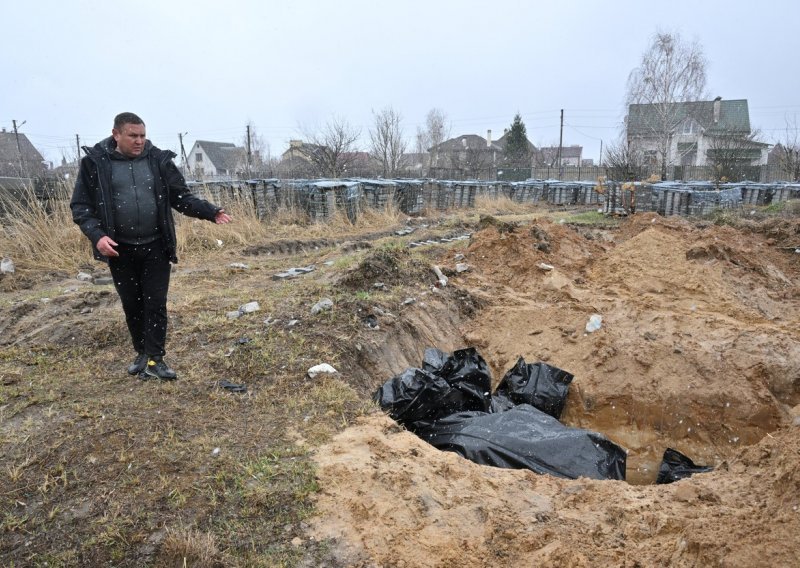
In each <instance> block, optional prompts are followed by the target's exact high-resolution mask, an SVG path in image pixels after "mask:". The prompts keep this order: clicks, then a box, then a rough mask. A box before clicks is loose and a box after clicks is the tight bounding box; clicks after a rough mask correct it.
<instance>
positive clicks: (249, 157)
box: [247, 124, 252, 179]
mask: <svg viewBox="0 0 800 568" xmlns="http://www.w3.org/2000/svg"><path fill="white" fill-rule="evenodd" d="M251 161H252V154H251V152H250V125H249V124H248V125H247V179H250V164H251Z"/></svg>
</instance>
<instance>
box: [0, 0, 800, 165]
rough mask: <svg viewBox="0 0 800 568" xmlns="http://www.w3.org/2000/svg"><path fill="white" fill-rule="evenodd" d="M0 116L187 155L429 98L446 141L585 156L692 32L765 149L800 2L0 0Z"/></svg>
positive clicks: (55, 137) (282, 142) (413, 113)
mask: <svg viewBox="0 0 800 568" xmlns="http://www.w3.org/2000/svg"><path fill="white" fill-rule="evenodd" d="M0 13H2V16H3V18H2V19H3V22H4V25H3V32H2V34H0V71H1V72H2V74H1V75H0V76H2V87H1V88H0V126H1V127H4V128H6V129H9V130H10V129H11V127H12V122H11V121H12V120H13V119H16V120H17V122H18V123H20V122H22V121H23V120H24V121H26V123H25V124H24V125H23V126H22V128H21V131H22V132H24V133H25V134H26V135H28V137H29V138H30V139H31V141H32V142H33V143H34V144H35V145H36V146H37V147H38V148H39V149H40V151H41V152H42V153H43V154H44V155H45V158H47V159H49V160H52V161H55V162H60V159H61V155H62V153H66V155H67V157H68V158H74V155H75V134H80V137H81V143H82V144H94V143H95V142H97V141H98V140H100V139H102V138H104V137H106V136H108V135H109V134H110V131H111V123H112V120H113V117H114V115H116V114H117V113H118V112H122V111H132V112H135V113H137V114H139V115H140V116H141V117H142V118H143V119H144V121H145V122H146V123H147V133H148V137H149V138H150V139H151V140H153V142H154V143H155V144H156V145H157V146H160V147H162V148H171V149H173V150H176V151H177V150H178V133H179V132H185V133H188V134H187V135H186V137H185V146H186V151H187V152H188V151H189V149H190V147H191V144H192V143H193V142H194V140H196V139H203V140H216V141H221V142H234V143H237V144H241V143H242V139H243V137H244V133H245V125H246V123H247V122H248V121H252V122H253V123H254V124H255V127H256V130H257V132H258V133H259V134H260V135H261V136H262V137H263V138H264V140H265V142H267V143H268V144H269V147H270V151H271V154H272V155H279V154H280V153H282V152H283V151H284V150H285V149H286V148H287V146H288V140H289V139H291V138H300V137H302V136H301V134H300V130H301V127H303V126H304V127H306V128H310V129H314V128H315V126H320V125H322V124H324V123H325V122H327V121H328V120H330V119H331V117H332V116H333V115H337V116H340V117H342V118H344V119H346V120H347V121H349V122H350V123H351V124H352V125H355V126H357V127H360V128H361V130H362V146H363V147H364V148H366V144H367V140H368V136H367V131H368V128H369V127H370V124H371V121H372V111H373V110H376V111H377V110H380V109H382V108H384V107H386V106H390V105H391V106H392V107H394V108H395V109H396V110H398V111H399V112H400V113H401V114H402V116H403V126H404V130H405V133H406V136H407V138H408V139H409V141H411V140H412V139H413V136H414V133H415V131H416V128H417V126H419V125H421V124H423V123H424V120H425V115H426V114H427V112H428V111H429V110H430V109H431V108H433V107H438V108H440V109H442V110H443V111H444V112H445V113H446V114H447V116H448V118H449V119H450V121H451V123H452V129H451V136H456V135H460V134H479V135H481V136H486V131H487V129H491V130H492V136H493V138H497V137H499V136H500V135H502V132H503V128H507V127H509V126H510V124H511V121H512V119H513V117H514V114H515V113H516V112H520V113H521V115H522V118H523V121H524V122H525V125H526V127H527V131H528V137H529V138H530V140H531V141H532V142H533V143H534V144H536V145H537V146H538V145H551V144H555V145H557V144H558V138H559V110H560V109H564V123H565V126H564V144H581V145H582V146H583V147H584V158H594V159H595V161H597V159H598V157H599V153H600V141H601V140H603V143H604V144H605V145H607V144H608V143H610V142H612V141H614V140H615V139H616V138H617V137H618V135H619V130H620V124H621V122H622V119H623V117H624V98H625V87H626V81H627V77H628V74H629V73H630V71H631V69H633V68H634V67H636V66H637V65H638V62H639V60H640V58H641V55H642V53H643V52H644V51H645V49H646V48H647V47H648V45H649V42H650V39H651V38H652V36H653V34H654V33H655V32H656V31H658V30H662V31H668V32H678V33H680V34H681V36H682V37H683V39H684V40H687V41H692V40H697V41H698V42H699V43H700V44H701V46H702V47H703V51H704V53H705V55H706V57H707V59H708V63H709V65H708V87H707V89H708V93H709V96H710V98H713V97H715V96H717V95H719V96H722V97H723V98H725V99H740V98H745V99H748V101H749V105H750V118H751V124H752V126H753V127H754V128H760V129H761V130H762V132H763V138H764V140H765V141H767V142H775V141H777V140H779V139H780V138H781V137H782V135H783V134H784V133H785V125H786V117H787V116H788V117H790V118H791V117H794V116H795V115H796V114H800V68H799V67H800V66H798V59H797V58H798V54H800V33H798V32H797V25H798V21H800V18H798V16H800V2H798V1H797V0H775V1H769V0H767V1H762V2H745V1H743V0H727V1H717V0H713V1H709V0H693V1H684V0H670V1H668V2H667V1H663V2H647V1H642V0H639V1H628V0H625V1H610V2H594V1H589V0H583V1H579V0H573V1H566V2H533V1H531V2H523V1H514V0H492V1H487V0H479V1H476V0H424V1H421V0H403V1H396V2H391V3H389V2H380V1H379V0H331V1H325V2H323V1H304V0H289V1H284V2H273V1H270V0H227V1H222V2H220V1H216V2H210V1H205V0H193V1H191V2H190V1H183V0H181V1H177V0H175V1H153V0H140V1H138V2H101V1H94V2H90V1H85V0H83V1H76V0H52V1H45V0H2V8H0Z"/></svg>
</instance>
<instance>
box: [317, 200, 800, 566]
mask: <svg viewBox="0 0 800 568" xmlns="http://www.w3.org/2000/svg"><path fill="white" fill-rule="evenodd" d="M799 229H800V224H798V223H797V222H796V221H795V222H793V223H784V224H783V225H782V226H775V225H772V226H770V227H763V226H762V227H758V226H755V225H754V227H753V228H752V230H750V231H742V230H737V229H733V228H730V227H724V226H723V227H720V226H715V225H705V226H702V225H701V226H698V225H690V224H689V223H688V222H686V221H684V220H681V219H676V218H668V219H664V218H660V217H658V216H655V215H649V214H645V215H637V216H634V217H633V218H632V219H630V220H628V221H627V222H626V223H625V224H624V226H623V227H622V229H620V230H618V231H613V232H606V231H599V230H586V229H583V230H576V229H573V228H571V227H567V226H564V225H560V224H558V223H551V222H546V221H542V222H537V223H536V224H534V225H531V226H520V227H516V228H514V227H508V226H499V225H491V224H490V225H489V226H487V228H485V229H483V230H481V231H479V232H477V233H475V234H474V235H473V238H472V242H471V244H470V246H469V249H468V251H467V254H466V262H468V263H469V264H470V265H471V266H472V269H471V270H470V271H468V272H464V273H462V274H459V275H455V276H454V277H453V278H451V283H450V286H453V287H455V288H458V289H461V290H466V291H468V292H469V294H470V295H471V296H472V297H473V298H475V300H476V302H477V303H478V304H480V305H482V306H483V308H482V309H481V310H479V311H478V312H477V314H475V316H474V317H472V318H469V319H467V318H464V319H463V320H461V321H460V323H455V322H453V321H452V320H453V318H452V316H450V318H449V320H448V323H447V325H444V326H443V327H445V328H446V327H448V326H452V325H457V326H458V327H459V333H460V334H461V336H460V337H461V340H462V342H463V345H474V346H477V347H478V348H479V350H480V352H481V354H482V355H483V356H484V357H485V358H486V360H487V361H488V362H489V364H490V366H491V367H492V370H493V373H494V376H495V381H499V380H500V378H501V377H502V374H503V373H504V371H505V370H506V369H507V368H509V367H510V366H511V365H513V363H514V362H515V361H516V358H517V357H518V356H524V357H525V358H526V360H528V361H529V362H534V361H536V360H542V361H547V362H548V363H549V364H551V365H555V366H557V367H561V368H563V369H565V370H567V371H569V372H571V373H573V374H574V375H575V377H576V378H575V381H574V382H573V385H572V388H571V391H570V397H569V400H568V403H567V407H566V411H565V414H564V416H563V417H562V420H563V421H564V422H565V423H567V424H570V425H574V426H579V427H583V428H589V429H593V430H597V431H600V432H602V433H604V434H605V435H607V436H608V437H610V438H611V439H612V440H614V441H615V442H617V443H619V444H620V445H622V446H623V447H625V448H626V449H627V450H628V451H629V456H628V472H627V473H628V475H627V477H628V482H627V483H626V482H610V481H603V482H599V481H592V480H586V479H579V480H575V481H569V480H559V479H554V478H551V477H548V476H537V475H535V474H533V473H531V472H526V471H508V470H499V469H494V468H488V467H483V466H478V465H476V464H473V463H470V462H468V461H466V460H463V459H462V458H460V457H459V456H457V455H455V454H450V453H445V452H439V451H438V450H436V449H434V448H432V447H431V446H428V445H427V444H425V443H424V442H423V441H421V440H419V439H417V438H416V437H415V436H414V435H412V434H410V433H408V432H404V431H402V429H400V428H399V427H397V425H396V424H394V423H393V422H392V421H391V420H390V419H388V418H387V417H385V416H383V415H380V414H376V415H374V416H370V417H367V418H366V419H364V420H363V421H362V422H361V423H360V424H359V425H358V426H357V427H354V428H351V429H348V430H347V431H345V432H343V433H342V434H341V435H339V436H338V437H337V438H336V439H335V440H334V442H333V443H331V444H329V445H328V446H325V447H323V448H321V449H320V450H319V451H318V453H317V458H316V459H317V462H318V466H319V478H320V484H321V487H322V492H321V494H320V497H319V499H318V507H319V509H320V515H319V516H318V517H317V520H316V523H315V525H314V529H313V533H314V536H315V538H335V539H336V542H337V543H338V545H339V549H338V550H337V554H338V556H339V558H340V560H341V561H342V563H344V564H351V565H363V566H498V565H547V566H610V565H614V566H664V565H670V566H707V565H720V566H791V565H798V564H800V541H798V539H797V538H796V536H797V534H798V533H800V509H799V508H800V468H799V467H798V466H800V435H799V434H800V430H798V425H800V420H798V418H797V414H798V408H797V405H798V403H800V388H799V387H800V331H798V329H797V324H798V322H800V287H798V283H799V282H800V266H799V265H800V261H798V255H796V254H794V253H793V251H792V250H791V249H787V248H783V247H782V246H781V245H784V244H786V243H787V242H789V241H792V239H794V241H800V239H798V234H800V230H799ZM791 244H793V243H791ZM442 261H443V264H446V263H451V264H452V263H453V259H450V258H445V259H442ZM541 263H546V264H547V265H550V266H552V267H553V269H552V270H546V269H543V268H540V267H539V266H538V265H539V264H541ZM442 309H443V310H444V308H442ZM417 310H418V315H417V316H415V315H414V314H413V312H409V313H407V314H405V315H404V318H405V321H406V322H411V325H412V327H413V321H414V318H415V317H418V318H419V319H420V321H424V322H426V323H425V330H426V331H425V333H423V334H421V336H422V337H425V338H428V339H433V340H436V339H437V335H438V336H441V339H442V341H443V342H444V343H446V345H432V346H437V347H442V348H444V349H452V348H454V347H458V345H454V343H455V341H454V338H453V337H452V336H448V335H447V333H446V330H445V329H438V330H437V329H434V328H435V326H432V324H431V320H436V314H435V311H434V307H433V306H432V305H429V306H427V307H418V308H417ZM455 311H456V310H453V309H451V310H450V311H449V312H446V311H443V313H450V314H452V313H455ZM595 313H596V314H600V315H601V316H602V317H603V323H602V327H601V329H600V330H598V331H596V332H594V333H587V332H586V331H585V325H586V322H587V321H588V319H589V316H590V315H591V314H595ZM395 335H396V334H395ZM394 339H396V337H394V338H393V337H392V335H391V334H387V336H386V343H387V344H389V343H392V342H393V340H394ZM426 346H427V345H423V346H419V349H422V348H424V347H426ZM374 348H375V349H376V350H377V352H381V350H380V349H381V347H380V346H379V345H378V346H375V347H374ZM383 349H384V351H383V352H384V353H385V352H386V351H385V347H384V348H383ZM410 358H411V357H408V356H406V357H405V359H410ZM405 359H404V360H405ZM416 364H418V363H416ZM397 371H398V370H397V369H394V368H393V369H391V372H397ZM388 378H389V377H388V376H383V377H375V379H374V380H375V385H376V386H377V385H378V384H380V383H382V382H383V381H384V380H386V379H388ZM793 408H794V409H793ZM667 447H672V448H675V449H678V450H679V451H681V452H683V453H685V454H687V455H689V456H690V457H691V458H692V459H694V461H695V462H696V463H699V464H708V465H713V466H715V471H714V472H712V473H706V474H702V475H697V476H695V477H693V478H691V479H687V480H682V481H680V482H677V483H675V484H672V485H666V486H656V485H652V482H653V481H654V479H655V475H656V473H657V471H656V470H657V467H658V464H659V462H660V460H661V456H662V454H663V452H664V450H665V449H666V448H667Z"/></svg>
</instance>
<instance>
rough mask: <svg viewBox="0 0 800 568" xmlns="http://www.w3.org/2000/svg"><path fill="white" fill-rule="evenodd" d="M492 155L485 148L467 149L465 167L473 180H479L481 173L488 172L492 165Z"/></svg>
mask: <svg viewBox="0 0 800 568" xmlns="http://www.w3.org/2000/svg"><path fill="white" fill-rule="evenodd" d="M490 156H491V154H490V153H489V152H487V151H486V150H485V149H484V148H467V150H466V152H465V158H464V163H463V167H464V169H466V171H467V172H468V173H469V175H470V177H471V178H473V179H478V178H479V177H480V175H481V172H483V171H485V170H487V169H488V168H489V166H490V165H491V160H490Z"/></svg>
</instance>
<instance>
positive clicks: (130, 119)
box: [114, 112, 144, 130]
mask: <svg viewBox="0 0 800 568" xmlns="http://www.w3.org/2000/svg"><path fill="white" fill-rule="evenodd" d="M126 124H144V120H142V119H141V118H139V116H138V115H136V114H133V113H132V112H121V113H119V114H118V115H117V116H115V117H114V129H115V130H122V127H123V126H125V125H126Z"/></svg>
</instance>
